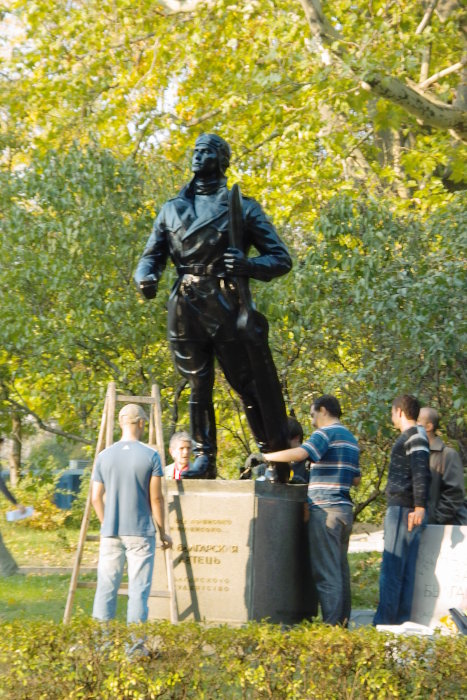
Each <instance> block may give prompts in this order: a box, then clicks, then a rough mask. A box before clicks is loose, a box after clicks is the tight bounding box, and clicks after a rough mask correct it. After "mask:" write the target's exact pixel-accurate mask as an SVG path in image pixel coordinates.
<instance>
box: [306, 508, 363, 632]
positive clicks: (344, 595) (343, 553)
mask: <svg viewBox="0 0 467 700" xmlns="http://www.w3.org/2000/svg"><path fill="white" fill-rule="evenodd" d="M352 522H353V513H352V508H351V507H348V508H346V507H345V506H344V507H342V508H339V507H334V508H317V507H314V508H310V519H309V521H308V543H309V547H310V565H311V573H312V576H313V580H314V582H315V584H316V588H317V591H318V600H319V603H320V605H321V612H322V615H323V622H327V623H328V624H329V625H346V624H347V623H348V621H349V617H350V608H351V598H350V571H349V562H348V560H347V552H348V549H349V538H350V533H351V532H352Z"/></svg>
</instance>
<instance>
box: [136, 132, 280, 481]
mask: <svg viewBox="0 0 467 700" xmlns="http://www.w3.org/2000/svg"><path fill="white" fill-rule="evenodd" d="M230 155H231V151H230V147H229V145H228V144H227V143H226V142H225V141H224V140H223V139H222V138H220V137H219V136H217V135H215V134H202V135H201V136H200V137H199V138H198V139H197V140H196V144H195V149H194V153H193V159H192V171H193V174H194V177H193V179H192V180H191V182H190V183H189V184H188V185H186V186H185V187H183V189H182V190H181V191H180V193H179V194H178V195H177V196H176V197H174V198H173V199H170V200H169V201H168V202H166V203H165V204H164V205H163V207H162V209H161V211H160V213H159V215H158V217H157V218H156V220H155V223H154V227H153V230H152V233H151V235H150V237H149V240H148V242H147V245H146V248H145V250H144V252H143V255H142V257H141V259H140V261H139V263H138V266H137V269H136V272H135V281H136V283H137V285H138V287H139V288H140V290H141V292H142V293H143V294H144V296H145V297H146V298H148V299H152V298H154V297H155V296H156V293H157V285H158V281H159V279H160V277H161V275H162V272H163V270H164V268H165V265H166V263H167V258H168V257H170V258H171V260H172V262H173V264H174V265H175V267H176V269H177V272H178V278H177V281H176V282H175V285H174V287H173V289H172V292H171V294H170V298H169V303H168V337H169V341H170V347H171V351H172V355H173V360H174V363H175V366H176V367H177V369H178V371H179V372H180V373H181V374H182V376H183V377H185V378H186V379H187V381H188V383H189V385H190V389H191V394H190V403H189V407H190V424H191V436H192V438H193V441H194V449H193V452H194V455H195V457H196V458H195V461H194V463H193V466H192V468H191V469H190V470H189V472H186V474H185V475H184V476H185V478H186V477H188V478H215V477H216V452H217V442H216V424H215V415H214V406H213V401H212V393H213V386H214V360H215V358H217V360H218V362H219V364H220V366H221V367H222V370H223V372H224V374H225V377H226V379H227V381H228V382H229V384H230V385H231V386H232V388H233V389H234V390H235V391H236V392H237V393H238V394H239V396H240V398H241V401H242V403H243V406H244V409H245V413H246V417H247V419H248V423H249V425H250V428H251V430H252V432H253V435H254V437H255V440H256V442H257V444H258V447H259V449H260V450H261V451H264V452H273V451H275V450H280V449H284V448H286V447H288V443H287V417H286V410H285V405H284V400H283V397H282V392H281V387H280V383H279V380H278V377H277V372H276V368H275V366H274V362H273V359H272V356H271V353H270V350H269V345H268V339H267V321H266V319H265V318H264V316H262V315H261V314H259V312H258V311H256V310H255V308H254V306H253V305H251V309H250V311H251V313H252V316H251V319H252V322H249V323H248V326H249V327H248V329H246V328H239V324H238V317H239V314H240V307H241V304H242V300H241V295H240V289H241V288H243V289H245V285H246V289H247V290H248V279H249V278H250V277H252V278H254V279H257V280H262V281H266V282H267V281H268V280H271V279H273V278H274V277H279V276H280V275H284V274H285V273H287V272H289V270H290V269H291V266H292V261H291V259H290V255H289V253H288V251H287V248H286V247H285V245H284V243H283V242H282V241H281V240H280V238H279V236H278V235H277V232H276V230H275V228H274V226H273V225H272V224H271V222H270V221H269V219H268V218H267V217H266V215H265V214H264V212H263V210H262V208H261V206H260V205H259V204H258V203H257V202H256V201H255V200H254V199H250V198H249V197H244V198H243V199H241V200H239V201H240V205H239V206H240V213H239V220H240V228H241V238H242V241H241V244H239V245H238V246H237V247H232V245H231V244H230V241H229V229H230V226H231V221H230V220H229V219H230V218H231V216H229V200H230V196H231V191H229V190H228V189H227V179H226V177H225V172H226V170H227V168H228V166H229V162H230ZM230 240H231V239H230ZM251 246H253V247H254V248H255V249H256V250H257V251H258V253H259V255H257V256H256V257H248V251H249V249H250V247H251ZM247 294H248V295H249V292H247ZM243 296H244V295H243ZM250 304H251V299H250ZM288 474H289V471H288V466H287V467H286V469H284V468H283V467H282V471H281V470H279V471H278V478H279V480H280V481H287V480H288Z"/></svg>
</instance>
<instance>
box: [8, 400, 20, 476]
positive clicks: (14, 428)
mask: <svg viewBox="0 0 467 700" xmlns="http://www.w3.org/2000/svg"><path fill="white" fill-rule="evenodd" d="M10 438H11V449H10V483H11V485H12V486H13V487H14V486H16V485H17V484H18V481H19V480H20V478H21V417H20V415H19V413H16V412H15V413H12V415H11V435H10Z"/></svg>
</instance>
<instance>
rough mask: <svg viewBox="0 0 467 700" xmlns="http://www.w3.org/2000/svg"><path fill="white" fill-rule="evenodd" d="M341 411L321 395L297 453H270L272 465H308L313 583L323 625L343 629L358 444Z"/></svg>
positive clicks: (331, 399) (333, 400)
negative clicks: (303, 462) (308, 462)
mask: <svg viewBox="0 0 467 700" xmlns="http://www.w3.org/2000/svg"><path fill="white" fill-rule="evenodd" d="M341 413H342V411H341V407H340V404H339V401H338V400H337V399H336V397H335V396H331V395H329V394H325V395H324V396H321V397H320V398H318V399H316V400H315V401H314V402H313V404H312V407H311V418H312V422H313V425H314V426H315V428H317V429H316V430H315V431H314V433H313V434H312V435H311V437H309V438H308V440H306V441H305V442H304V443H303V444H302V445H300V447H293V448H291V449H289V450H282V451H280V452H271V453H268V454H266V455H265V457H266V459H268V460H271V461H274V462H289V461H299V460H302V459H310V460H311V466H310V477H309V485H308V514H309V518H308V541H309V547H310V564H311V571H312V575H313V580H314V582H315V584H316V588H317V591H318V599H319V602H320V605H321V612H322V616H323V622H327V623H328V624H330V625H338V624H340V625H345V626H346V625H347V623H348V621H349V618H350V607H351V599H350V572H349V564H348V560H347V551H348V548H349V538H350V533H351V531H352V523H353V512H352V499H351V498H350V488H351V487H352V486H357V485H358V484H359V483H360V468H359V448H358V444H357V440H356V438H355V437H354V436H353V435H352V433H351V432H350V430H348V429H347V428H345V427H344V426H343V425H342V424H341V422H340V420H339V419H340V416H341Z"/></svg>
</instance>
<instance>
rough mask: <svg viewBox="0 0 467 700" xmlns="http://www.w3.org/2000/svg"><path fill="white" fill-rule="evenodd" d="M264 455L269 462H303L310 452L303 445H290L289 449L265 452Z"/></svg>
mask: <svg viewBox="0 0 467 700" xmlns="http://www.w3.org/2000/svg"><path fill="white" fill-rule="evenodd" d="M264 456H265V457H266V459H267V460H268V462H301V461H302V459H307V457H309V454H308V452H307V451H306V450H305V449H304V448H303V447H290V448H289V449H288V450H279V451H278V452H265V453H264Z"/></svg>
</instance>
